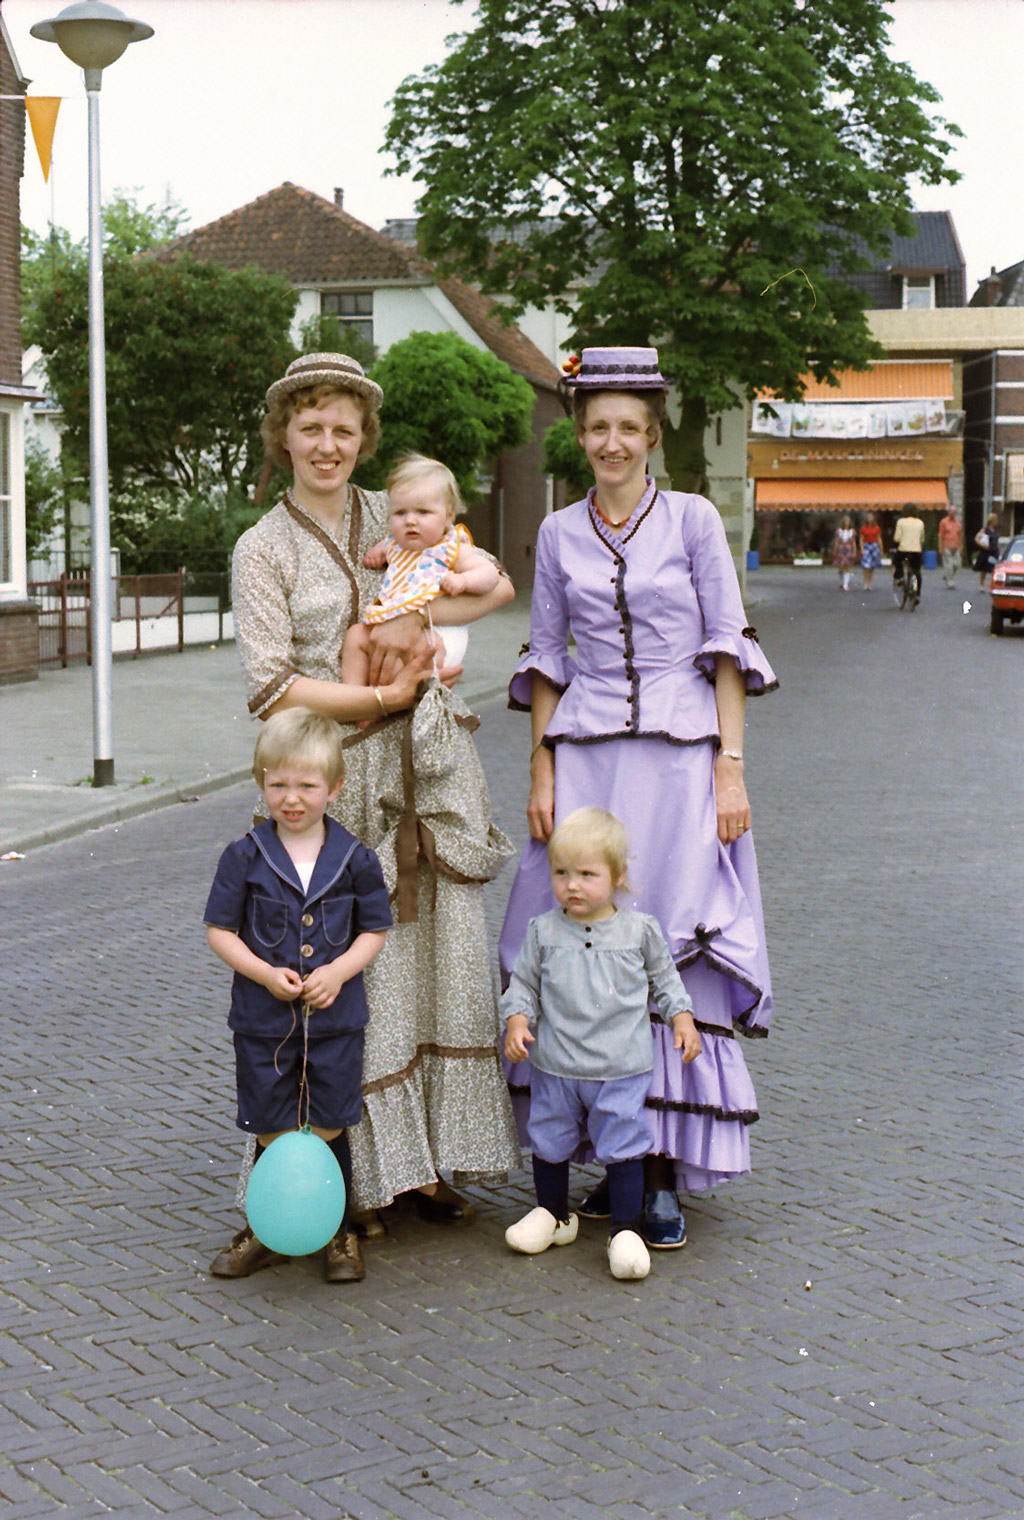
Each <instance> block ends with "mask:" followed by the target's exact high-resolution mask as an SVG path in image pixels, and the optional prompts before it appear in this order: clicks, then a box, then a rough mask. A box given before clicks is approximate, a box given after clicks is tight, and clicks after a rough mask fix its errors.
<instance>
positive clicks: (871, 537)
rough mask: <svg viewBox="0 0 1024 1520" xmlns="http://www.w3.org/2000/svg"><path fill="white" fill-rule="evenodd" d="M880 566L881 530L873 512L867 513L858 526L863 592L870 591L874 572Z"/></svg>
mask: <svg viewBox="0 0 1024 1520" xmlns="http://www.w3.org/2000/svg"><path fill="white" fill-rule="evenodd" d="M881 564H882V530H881V528H880V527H879V525H878V521H877V519H876V517H875V514H874V512H868V513H867V514H866V515H865V518H864V521H863V522H862V523H861V526H860V567H861V570H862V572H863V575H864V590H865V591H870V590H871V582H872V581H873V580H874V578H875V571H876V570H878V569H879V568H880V567H881Z"/></svg>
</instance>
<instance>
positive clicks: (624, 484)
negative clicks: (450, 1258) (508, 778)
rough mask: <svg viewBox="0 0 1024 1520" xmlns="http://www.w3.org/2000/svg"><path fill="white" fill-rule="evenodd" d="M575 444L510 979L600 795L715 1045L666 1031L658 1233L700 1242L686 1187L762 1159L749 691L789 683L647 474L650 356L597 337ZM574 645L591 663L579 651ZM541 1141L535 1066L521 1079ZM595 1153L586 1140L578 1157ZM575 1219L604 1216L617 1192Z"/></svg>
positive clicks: (522, 1116)
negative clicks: (744, 1047) (574, 829)
mask: <svg viewBox="0 0 1024 1520" xmlns="http://www.w3.org/2000/svg"><path fill="white" fill-rule="evenodd" d="M570 368H571V372H570V373H569V375H568V377H567V381H566V385H567V387H568V389H569V390H570V392H571V395H572V410H573V416H574V420H575V424H576V435H577V441H578V442H579V444H580V446H581V448H582V449H583V452H584V453H585V455H586V457H587V461H588V463H589V464H590V466H591V468H592V470H593V472H594V477H595V481H596V484H595V487H594V488H593V489H592V490H591V491H590V493H589V494H588V496H587V497H586V499H585V500H583V501H578V502H576V503H575V504H574V505H573V506H570V507H566V508H564V509H563V510H562V511H560V512H555V513H553V514H552V515H551V516H550V517H547V518H545V520H544V522H543V523H542V524H541V528H540V532H539V534H538V538H537V551H536V570H535V575H534V585H533V608H532V615H531V622H530V643H529V649H528V652H527V654H526V655H525V656H524V658H523V659H522V660H521V661H520V663H519V665H518V667H517V668H516V670H515V672H514V674H513V676H512V682H511V686H510V698H511V701H512V704H513V705H514V706H516V707H518V708H519V709H520V710H523V711H529V712H530V714H531V726H532V737H533V748H532V753H531V759H530V778H531V784H530V797H529V802H528V806H527V820H528V823H529V828H530V835H531V838H530V840H529V841H528V843H527V846H526V849H525V850H524V852H523V857H522V860H521V861H520V865H519V870H518V872H517V875H516V879H515V882H514V884H513V887H512V892H511V896H510V899H509V905H508V911H507V913H506V917H505V924H504V928H503V931H502V938H501V960H502V966H503V968H504V971H505V973H506V974H508V973H510V972H511V969H512V966H513V963H514V961H515V958H516V956H517V955H518V953H519V950H520V948H521V946H522V944H523V941H524V939H525V937H526V928H527V923H528V921H529V920H530V919H532V918H535V917H536V916H537V915H538V914H541V913H543V912H545V911H546V910H547V909H548V908H550V907H553V906H554V905H555V898H554V895H553V892H552V887H551V879H550V873H549V871H548V863H547V857H546V850H545V846H546V843H547V841H548V840H549V839H550V837H551V834H552V832H553V829H554V827H555V825H556V823H559V822H561V820H562V819H563V818H564V817H565V816H566V815H567V814H569V813H572V812H574V811H575V810H576V809H577V808H579V807H584V806H600V807H604V808H606V809H607V810H608V811H610V812H612V813H615V814H616V816H618V817H619V818H621V819H622V821H623V823H624V824H625V827H626V830H627V833H628V835H629V838H630V841H631V843H632V847H633V851H634V860H635V879H634V881H633V888H634V902H635V905H636V906H637V907H638V908H639V909H640V911H641V912H645V913H650V914H651V915H653V917H654V918H656V919H657V921H658V923H659V924H660V925H661V928H662V931H663V933H664V935H665V938H666V941H667V943H668V946H669V951H670V953H671V956H672V960H673V962H674V964H675V966H676V968H677V970H678V972H679V974H680V976H681V978H682V981H683V984H684V986H685V987H686V989H687V991H688V992H689V994H690V996H691V997H692V999H693V1002H694V1005H695V1007H696V1009H697V1026H698V1029H699V1031H700V1036H701V1053H700V1055H699V1056H698V1057H697V1058H696V1059H695V1060H694V1061H692V1062H690V1063H689V1064H687V1065H683V1064H682V1063H681V1062H680V1060H679V1055H678V1052H677V1051H676V1050H675V1048H674V1046H673V1043H672V1037H671V1034H670V1033H669V1032H667V1031H666V1030H665V1029H663V1028H662V1027H661V1026H659V1027H658V1028H657V1029H656V1030H655V1031H654V1039H655V1053H654V1067H653V1071H652V1077H651V1091H650V1093H649V1095H648V1099H647V1103H646V1115H647V1121H648V1124H649V1125H650V1129H651V1137H652V1139H651V1151H650V1154H649V1155H648V1157H647V1158H646V1160H645V1163H644V1179H645V1180H644V1189H645V1197H644V1216H643V1223H642V1227H641V1228H642V1233H643V1235H644V1238H645V1239H646V1241H647V1243H648V1244H649V1245H654V1246H657V1247H670V1246H679V1245H682V1244H683V1242H684V1241H685V1239H686V1231H685V1224H684V1220H683V1214H682V1210H681V1208H680V1205H679V1201H678V1197H677V1190H678V1189H681V1188H686V1189H689V1190H690V1191H693V1192H701V1191H703V1190H704V1189H707V1188H711V1187H715V1186H716V1185H718V1184H719V1183H722V1182H725V1181H728V1180H729V1179H730V1178H733V1177H737V1176H739V1175H741V1174H742V1173H744V1172H746V1171H749V1169H750V1148H749V1128H750V1125H751V1123H752V1122H753V1121H754V1120H755V1119H756V1117H757V1107H756V1099H755V1096H754V1089H753V1084H752V1083H751V1080H750V1077H749V1074H748V1072H747V1068H746V1064H745V1062H744V1059H743V1055H742V1052H741V1050H740V1046H739V1041H738V1040H737V1039H736V1038H735V1034H736V1033H737V1032H739V1033H742V1034H746V1035H758V1034H764V1033H765V1032H766V1030H767V1027H768V1022H769V1018H770V1015H771V1007H772V1003H771V985H770V978H769V974H768V960H767V954H766V951H765V941H764V925H763V921H762V917H761V900H760V890H759V887H758V879H757V860H756V856H755V852H754V846H753V840H752V839H751V837H750V832H749V830H750V804H749V801H748V799H747V793H746V788H745V786H744V781H743V776H744V769H743V767H744V753H743V723H744V705H745V700H746V694H747V692H748V691H750V692H763V691H769V690H771V689H772V688H773V687H774V686H775V685H776V684H777V683H776V680H775V677H774V675H773V673H772V670H771V667H770V666H769V664H768V662H767V660H766V659H765V657H764V655H763V654H762V652H761V649H760V646H759V645H758V643H757V640H756V636H755V633H754V630H753V629H752V628H750V627H748V625H747V620H746V615H745V613H744V610H743V604H742V601H741V598H740V592H739V586H738V584H737V581H736V572H735V569H734V567H733V561H732V555H731V553H730V550H729V545H728V542H727V540H726V536H725V530H724V528H723V526H722V520H721V518H720V517H719V515H718V512H717V511H716V510H715V508H714V506H713V505H712V503H711V502H710V501H708V500H706V499H705V498H704V497H703V496H697V495H688V494H681V493H677V492H674V491H661V490H659V489H658V487H657V485H656V484H655V482H654V480H653V479H651V477H650V476H649V474H648V472H647V464H648V457H649V454H650V451H651V450H652V449H653V448H655V447H656V446H657V444H658V442H659V441H660V438H661V431H662V425H663V419H664V417H665V405H666V397H665V387H666V385H667V384H668V381H666V380H665V379H664V377H663V376H662V375H661V373H660V369H659V364H658V354H657V351H656V350H655V349H652V348H589V349H585V350H584V352H583V355H582V359H581V360H577V361H574V362H573V363H572V364H571V367H570ZM570 635H571V636H572V638H573V639H574V641H575V651H574V654H575V658H570V656H569V653H568V649H567V643H568V640H569V637H570ZM508 1076H509V1084H510V1089H511V1091H512V1095H513V1101H514V1103H515V1104H516V1107H517V1118H518V1121H519V1124H520V1133H521V1134H522V1135H525V1134H526V1120H527V1113H528V1109H529V1102H530V1082H531V1063H530V1061H529V1060H528V1059H527V1060H523V1061H519V1062H517V1063H516V1064H515V1065H513V1066H512V1067H511V1068H510V1070H509V1073H508ZM588 1156H589V1157H592V1156H593V1149H592V1148H591V1147H587V1148H581V1149H580V1150H579V1151H577V1153H576V1159H577V1160H584V1159H586V1158H587V1157H588ZM579 1212H584V1213H589V1214H590V1215H591V1216H593V1217H600V1216H601V1215H602V1213H603V1214H604V1215H605V1216H607V1214H608V1194H607V1191H606V1190H605V1189H604V1188H601V1189H598V1190H597V1195H596V1197H593V1198H591V1199H589V1200H587V1204H586V1206H585V1207H583V1208H581V1209H580V1211H579Z"/></svg>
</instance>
